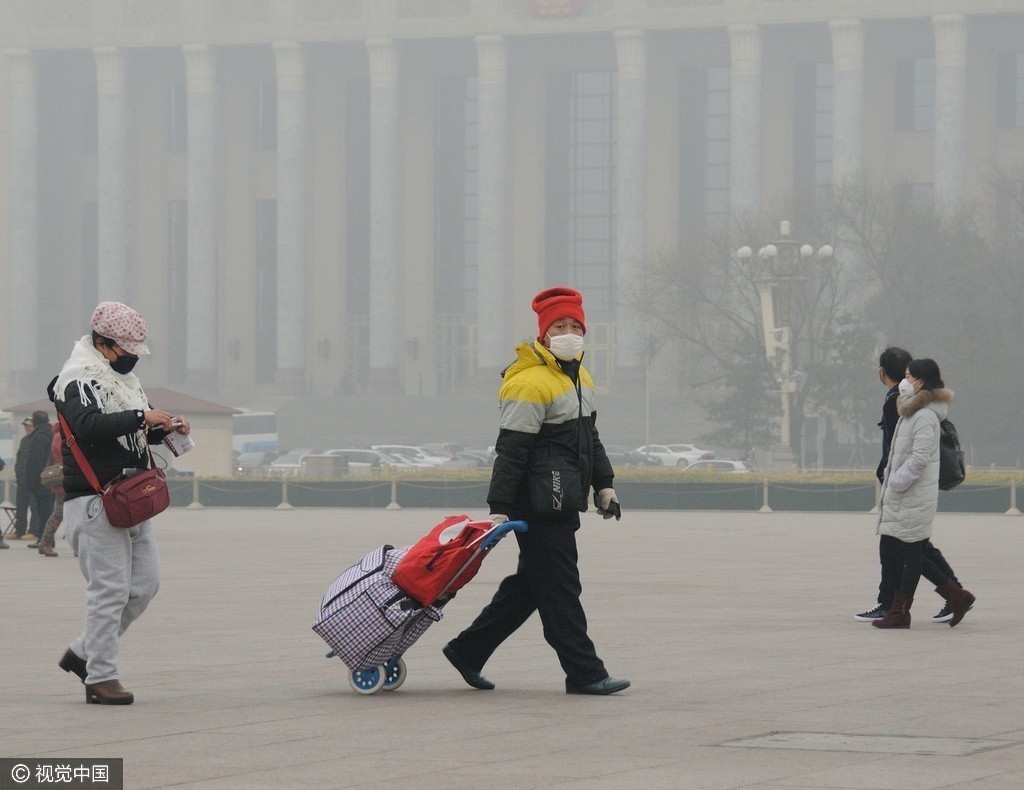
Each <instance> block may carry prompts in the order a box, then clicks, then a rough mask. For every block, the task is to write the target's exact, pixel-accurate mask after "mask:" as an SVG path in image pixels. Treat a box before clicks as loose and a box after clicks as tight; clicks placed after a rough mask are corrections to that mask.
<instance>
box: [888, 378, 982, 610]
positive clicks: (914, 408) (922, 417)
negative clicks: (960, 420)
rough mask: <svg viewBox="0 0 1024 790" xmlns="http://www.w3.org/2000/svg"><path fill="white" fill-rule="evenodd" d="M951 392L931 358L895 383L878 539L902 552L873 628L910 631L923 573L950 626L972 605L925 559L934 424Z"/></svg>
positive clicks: (934, 477) (932, 499)
mask: <svg viewBox="0 0 1024 790" xmlns="http://www.w3.org/2000/svg"><path fill="white" fill-rule="evenodd" d="M952 400H953V392H952V390H948V389H946V385H945V384H944V383H943V381H942V376H941V374H940V373H939V366H938V365H937V364H936V363H935V360H933V359H915V360H913V361H912V362H911V363H910V364H909V365H907V371H906V378H904V379H903V381H901V382H900V394H899V397H898V398H897V401H896V409H897V411H898V412H899V415H900V420H899V422H898V423H896V432H895V433H894V434H893V437H892V446H891V448H890V450H889V463H888V465H887V466H886V469H885V477H884V479H883V481H882V497H881V502H880V509H881V515H880V516H879V518H878V529H877V532H878V534H879V535H891V536H892V537H894V538H897V539H898V540H899V541H900V548H901V549H902V550H903V578H902V580H901V582H900V587H899V590H897V592H896V597H895V600H894V601H893V605H892V608H890V609H889V612H888V613H887V614H886V615H885V617H883V618H882V619H881V620H874V621H872V623H871V624H872V625H873V626H875V627H876V628H909V627H910V605H911V604H912V603H913V602H914V593H915V592H916V591H917V584H918V582H919V581H920V579H921V575H922V574H924V576H925V578H927V579H928V580H929V581H930V582H932V584H934V585H935V590H936V592H938V593H939V595H941V596H942V597H943V598H945V599H946V600H947V601H948V602H949V604H950V606H951V607H952V609H953V617H952V619H951V620H950V621H949V624H950V626H954V625H956V624H957V623H959V622H960V621H961V620H963V618H964V615H965V614H967V611H968V610H969V609H970V608H971V607H972V606H973V605H974V601H975V598H974V596H973V595H971V593H969V592H968V591H967V590H964V589H962V588H960V587H959V586H958V585H957V584H956V582H954V581H953V580H952V579H949V578H948V577H946V576H945V575H943V573H942V572H941V571H940V570H939V569H938V568H937V567H935V565H934V564H933V563H932V562H931V561H930V560H928V559H926V558H925V556H924V544H925V541H926V540H928V539H929V538H930V537H931V536H932V520H933V519H934V518H935V510H936V508H937V506H938V502H939V433H940V431H939V421H940V420H943V419H945V418H946V415H947V414H948V412H949V403H950V402H951V401H952Z"/></svg>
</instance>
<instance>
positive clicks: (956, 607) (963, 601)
mask: <svg viewBox="0 0 1024 790" xmlns="http://www.w3.org/2000/svg"><path fill="white" fill-rule="evenodd" d="M935 592H937V593H938V594H939V595H941V596H942V597H943V598H945V599H946V600H947V601H949V605H950V608H952V610H953V619H952V620H950V621H949V627H950V628H952V627H953V626H954V625H956V624H957V623H959V622H960V621H961V620H963V619H964V615H965V614H967V612H969V611H970V610H971V607H972V606H974V602H975V601H976V600H978V599H977V598H975V597H974V596H973V595H972V594H971V593H970V592H968V591H967V590H965V589H963V588H962V587H958V586H957V585H956V582H954V581H953V580H952V579H946V581H944V582H943V583H942V584H941V585H939V586H938V587H936V588H935Z"/></svg>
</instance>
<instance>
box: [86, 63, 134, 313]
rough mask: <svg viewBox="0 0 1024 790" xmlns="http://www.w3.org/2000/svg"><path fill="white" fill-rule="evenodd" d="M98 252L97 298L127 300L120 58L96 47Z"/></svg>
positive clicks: (124, 111) (125, 134) (125, 137)
mask: <svg viewBox="0 0 1024 790" xmlns="http://www.w3.org/2000/svg"><path fill="white" fill-rule="evenodd" d="M93 56H94V57H95V60H96V91H97V138H96V145H97V150H96V186H97V195H96V203H97V213H98V215H99V216H98V225H99V227H98V243H97V256H98V260H99V271H98V285H99V289H98V290H99V298H100V301H104V300H113V301H118V302H130V301H131V287H130V286H131V282H130V280H129V266H128V194H127V190H128V176H127V169H128V124H127V112H128V109H127V100H126V97H125V68H124V56H123V54H122V53H121V50H119V49H117V48H116V47H96V48H95V49H94V50H93Z"/></svg>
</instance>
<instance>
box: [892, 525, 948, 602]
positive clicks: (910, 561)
mask: <svg viewBox="0 0 1024 790" xmlns="http://www.w3.org/2000/svg"><path fill="white" fill-rule="evenodd" d="M927 542H928V541H927V539H925V540H919V541H916V542H914V543H905V542H903V541H900V548H901V549H902V550H903V578H902V580H901V581H900V592H901V593H903V594H904V595H905V596H907V598H913V597H914V593H915V592H917V583H918V582H919V581H920V580H921V576H922V574H923V575H924V577H925V578H926V579H927V580H928V581H930V582H931V583H932V584H934V585H935V586H936V587H941V586H942V585H943V584H944V583H945V582H946V581H947V579H948V578H949V577H947V576H946V575H945V574H944V573H943V572H942V571H940V570H939V569H938V567H937V566H936V565H935V563H934V562H932V561H931V560H930V559H928V558H927V557H925V555H924V545H925V544H926V543H927Z"/></svg>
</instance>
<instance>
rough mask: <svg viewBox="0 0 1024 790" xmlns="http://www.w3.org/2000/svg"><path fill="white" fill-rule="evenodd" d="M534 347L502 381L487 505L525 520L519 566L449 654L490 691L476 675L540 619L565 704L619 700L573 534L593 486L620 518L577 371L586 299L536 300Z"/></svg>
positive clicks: (473, 682) (561, 292)
mask: <svg viewBox="0 0 1024 790" xmlns="http://www.w3.org/2000/svg"><path fill="white" fill-rule="evenodd" d="M533 309H534V311H535V312H536V313H537V316H538V328H539V330H540V334H539V335H538V339H537V340H536V341H535V342H532V343H523V344H522V345H520V346H519V347H518V348H517V349H516V356H517V359H516V361H515V362H513V363H512V365H511V366H509V368H507V369H506V370H505V372H504V373H503V374H502V378H503V384H502V386H501V391H500V393H499V401H500V407H501V418H500V432H499V433H498V440H497V442H496V444H495V452H496V453H497V458H496V459H495V461H494V469H493V472H492V473H491V485H490V489H489V491H488V494H487V502H488V504H489V505H490V508H491V520H492V521H493V522H494V523H495V524H500V523H503V522H505V521H507V520H508V519H509V518H512V519H515V520H524V521H526V522H527V524H528V526H529V529H528V531H527V532H522V533H521V532H516V540H517V541H518V542H519V565H518V568H517V570H516V572H515V573H514V574H513V575H511V576H509V577H507V578H506V579H505V580H504V581H502V582H501V584H500V586H499V587H498V590H497V592H495V594H494V598H493V599H492V600H491V602H490V603H489V604H488V605H487V606H486V607H485V608H484V610H483V611H482V612H481V613H480V614H479V615H478V616H477V618H476V620H474V621H473V623H472V625H470V626H469V628H467V629H466V630H465V631H463V632H462V633H461V634H459V635H458V636H457V637H456V638H455V639H453V640H452V641H451V642H449V643H448V644H447V645H445V647H444V650H443V652H444V655H445V657H446V658H447V659H448V660H449V661H450V662H451V663H452V665H453V666H454V667H455V668H456V669H457V670H458V671H459V673H460V674H461V675H462V678H463V680H465V681H466V682H467V683H468V684H469V685H470V686H473V687H474V688H478V689H493V688H494V684H493V683H491V682H490V681H489V680H488V679H487V678H485V677H484V676H483V675H481V674H480V671H481V670H482V669H483V666H484V664H485V663H486V662H487V659H488V658H490V656H491V654H492V653H493V652H494V651H495V650H496V649H497V647H498V645H500V644H501V643H502V642H503V641H505V639H507V638H508V637H509V636H511V635H512V633H513V632H514V631H515V630H516V629H517V628H519V626H521V625H522V624H523V623H524V622H526V620H527V619H528V618H529V617H530V615H531V614H533V612H534V611H535V610H536V611H537V612H538V613H539V614H540V619H541V623H542V625H543V628H544V638H545V639H546V640H547V642H548V644H549V645H551V647H553V648H554V649H555V652H556V653H557V654H558V660H559V663H561V665H562V669H563V671H564V672H565V690H566V692H567V693H569V694H614V693H615V692H617V691H622V690H623V689H624V688H627V687H628V686H629V681H628V680H620V679H616V678H612V677H609V676H608V672H607V670H605V667H604V663H603V662H602V661H601V659H600V658H598V656H597V652H596V650H595V648H594V643H593V642H592V641H591V640H590V637H589V636H588V635H587V617H586V614H585V613H584V611H583V605H582V604H581V603H580V594H581V592H582V585H581V583H580V574H579V568H578V566H577V557H578V554H577V550H576V530H578V529H579V527H580V513H581V512H584V511H586V509H587V499H588V495H589V493H590V489H591V486H593V489H594V491H595V492H596V493H595V497H594V499H595V503H596V504H597V511H598V513H600V514H602V515H603V516H604V517H605V518H606V519H607V518H611V517H612V516H613V515H614V516H615V518H618V517H619V515H620V509H619V502H618V498H617V497H616V495H615V490H614V489H613V488H612V481H613V479H614V472H613V471H612V466H611V463H610V462H609V461H608V456H607V454H606V453H605V451H604V446H603V445H602V444H601V440H600V438H599V436H598V433H597V412H596V411H595V410H594V383H593V381H592V380H591V378H590V374H589V373H587V371H586V369H585V368H583V366H582V365H581V364H580V360H581V357H582V353H583V335H584V334H585V333H586V322H585V316H584V313H583V299H582V297H581V296H580V295H579V293H577V292H576V291H574V290H572V289H571V288H550V289H548V290H546V291H542V292H541V293H540V294H538V295H537V296H536V297H535V298H534V300H533Z"/></svg>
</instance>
